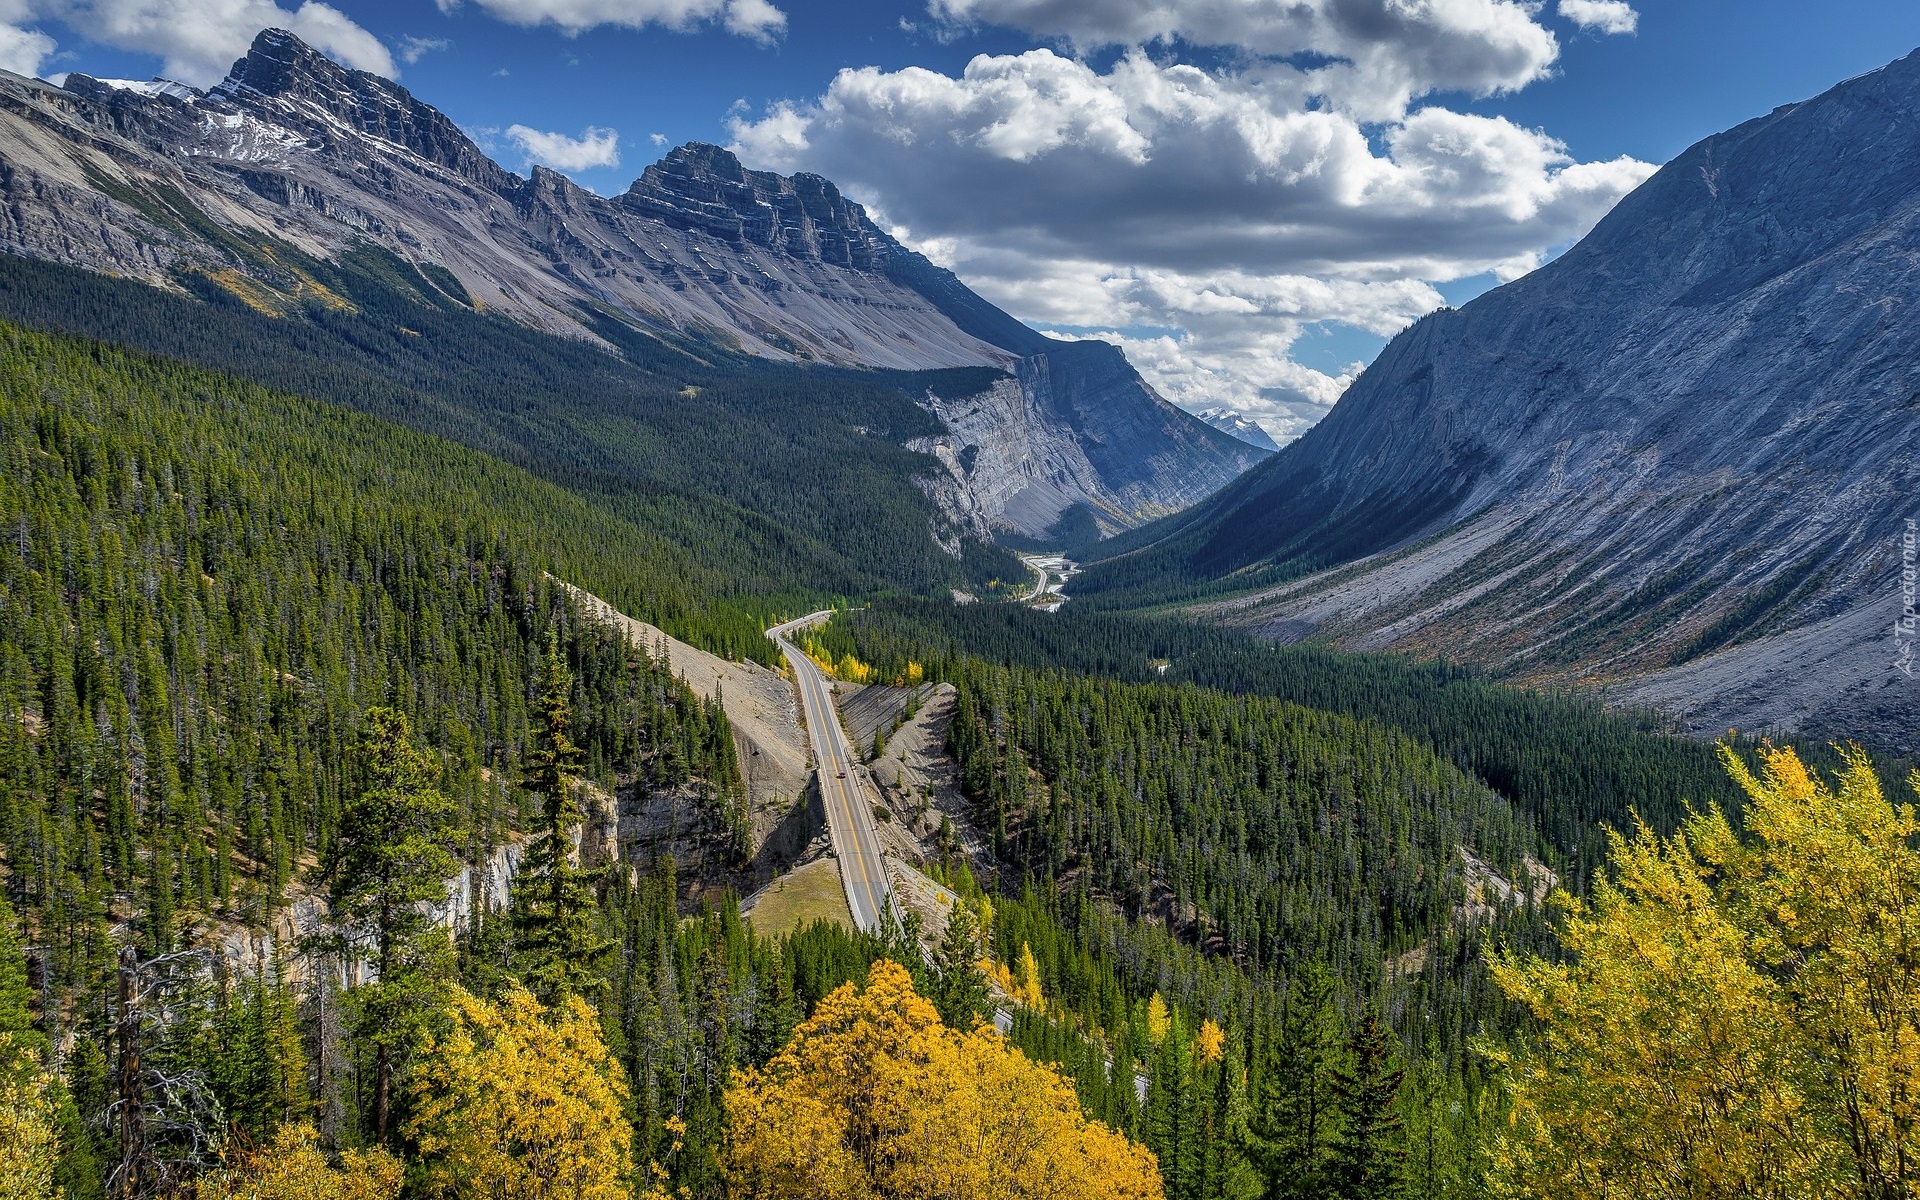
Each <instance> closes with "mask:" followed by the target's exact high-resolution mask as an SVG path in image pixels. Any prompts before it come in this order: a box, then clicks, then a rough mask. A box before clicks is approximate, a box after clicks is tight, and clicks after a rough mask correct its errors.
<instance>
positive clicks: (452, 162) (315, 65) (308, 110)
mask: <svg viewBox="0 0 1920 1200" xmlns="http://www.w3.org/2000/svg"><path fill="white" fill-rule="evenodd" d="M210 95H213V96H217V97H220V98H222V99H225V100H228V101H230V102H232V103H233V104H235V105H237V106H239V107H241V108H243V109H247V110H249V111H253V112H257V113H259V114H260V115H262V116H265V117H267V118H268V119H270V120H274V121H276V122H279V123H282V124H286V125H290V126H291V127H293V128H295V129H297V130H298V131H300V132H302V133H305V134H307V135H308V136H309V137H311V138H315V139H318V140H320V141H321V142H322V143H323V144H326V145H330V146H334V147H336V148H337V147H339V145H340V139H341V137H342V135H343V134H345V133H346V132H348V131H351V132H352V133H353V134H358V135H361V136H364V137H374V138H379V139H380V140H381V141H384V142H390V143H392V144H393V145H396V146H402V147H405V148H406V149H408V150H410V151H412V152H413V153H415V154H417V155H419V156H420V157H421V158H423V159H426V160H427V161H428V162H431V163H436V164H438V165H440V166H443V167H446V168H448V169H449V170H452V171H454V172H456V173H457V174H459V175H461V176H462V177H464V178H466V179H469V180H472V181H473V182H474V183H476V184H479V185H480V186H482V187H486V188H488V189H490V190H495V191H501V192H503V193H504V192H507V191H511V190H512V189H513V188H514V187H516V186H517V185H518V184H519V183H520V182H521V180H520V177H519V176H517V175H514V174H513V173H512V172H510V171H507V170H505V169H504V168H502V167H501V166H500V165H499V164H497V163H495V162H494V161H493V160H492V159H490V158H488V157H487V155H486V153H485V152H484V151H482V150H481V149H480V147H479V146H477V145H475V144H474V142H473V139H471V138H469V137H468V136H467V135H466V134H465V133H463V132H461V130H460V127H459V126H458V125H455V124H454V123H453V121H452V120H450V119H448V117H447V115H446V114H445V113H442V112H441V111H440V110H439V109H437V108H435V107H433V106H432V105H430V104H426V103H423V102H422V101H420V100H417V99H415V98H414V96H413V93H411V92H409V91H408V90H407V89H406V88H404V87H401V86H400V85H399V84H397V83H395V82H393V81H392V80H390V79H386V78H383V77H381V76H379V75H375V74H372V73H371V72H368V71H356V70H352V69H350V68H348V67H343V66H341V65H340V64H339V63H336V62H334V61H333V60H332V59H330V58H328V57H327V56H326V55H324V54H322V53H320V52H319V51H318V50H315V49H314V48H313V47H311V46H309V45H307V43H305V42H303V41H301V40H300V39H299V38H298V37H295V36H294V35H293V34H292V33H289V32H288V31H286V30H284V29H263V30H261V31H260V34H259V36H257V37H255V38H254V39H253V45H252V47H251V48H249V49H248V51H247V54H246V57H245V58H241V59H239V60H237V61H236V62H235V63H234V64H233V69H232V70H231V71H229V72H228V73H227V78H226V79H225V80H223V81H222V82H220V83H218V84H216V85H215V86H214V88H213V90H212V92H211V93H210Z"/></svg>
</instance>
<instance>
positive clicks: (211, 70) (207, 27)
mask: <svg viewBox="0 0 1920 1200" xmlns="http://www.w3.org/2000/svg"><path fill="white" fill-rule="evenodd" d="M31 8H32V10H33V12H34V15H36V16H39V17H50V18H56V19H58V20H60V21H61V22H62V23H64V24H65V25H66V26H67V27H68V28H70V29H72V30H73V31H74V32H76V33H78V34H80V35H81V36H82V37H85V38H87V39H88V40H90V41H94V42H99V43H100V44H102V45H106V46H112V47H115V48H116V49H120V50H130V51H134V52H136V53H146V54H156V55H159V56H160V58H161V59H162V65H161V74H163V75H165V76H166V77H167V78H169V79H178V80H180V81H182V82H184V83H191V84H194V85H195V86H197V87H210V86H212V85H213V84H216V83H218V82H220V80H222V79H224V78H225V77H226V74H227V71H228V69H229V68H231V67H232V66H233V63H234V61H235V60H236V59H238V58H241V57H242V56H244V55H245V54H246V52H247V47H248V46H250V45H252V44H253V39H254V36H255V35H256V34H258V33H259V32H260V31H261V30H262V29H271V28H278V29H287V30H291V31H292V32H293V33H294V34H295V35H296V36H297V37H299V38H300V39H301V40H302V41H304V42H306V43H307V44H308V45H310V46H313V47H314V48H315V49H317V50H321V51H323V52H325V53H326V54H328V55H331V56H332V57H333V58H335V59H337V60H338V61H340V62H342V63H345V64H346V65H347V66H349V67H356V68H358V69H360V70H363V71H372V72H374V73H376V74H379V75H385V76H388V77H389V78H391V77H393V76H394V75H395V74H397V72H396V71H395V69H394V65H393V55H392V54H391V53H390V52H389V51H388V50H387V48H386V46H385V45H384V44H382V43H381V41H380V39H379V38H376V37H374V36H373V34H371V33H369V32H367V31H366V30H365V29H363V28H361V27H360V26H359V25H358V24H356V23H355V22H354V21H353V20H352V19H351V18H350V17H348V16H347V15H346V14H345V13H343V12H341V11H340V10H339V9H337V8H334V7H332V6H331V5H328V4H323V3H320V0H306V3H304V4H302V5H300V6H299V7H298V8H294V9H287V8H282V7H280V6H279V5H278V4H275V3H272V2H271V0H34V2H33V3H32V4H31Z"/></svg>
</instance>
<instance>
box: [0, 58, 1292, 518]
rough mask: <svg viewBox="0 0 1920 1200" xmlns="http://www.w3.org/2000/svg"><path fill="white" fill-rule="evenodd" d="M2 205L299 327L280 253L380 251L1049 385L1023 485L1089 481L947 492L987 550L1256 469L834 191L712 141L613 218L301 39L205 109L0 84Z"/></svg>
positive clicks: (614, 208)
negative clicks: (1056, 518)
mask: <svg viewBox="0 0 1920 1200" xmlns="http://www.w3.org/2000/svg"><path fill="white" fill-rule="evenodd" d="M0 198H3V199H4V201H5V203H4V204H0V252H5V253H10V254H17V255H25V256H28V257H34V258H42V259H51V260H54V261H58V262H63V263H69V264H74V265H79V266H83V267H86V268H89V269H92V270H95V271H101V272H111V273H114V274H118V275H123V276H130V277H133V278H139V279H144V280H147V281H149V282H151V283H154V284H156V285H159V286H162V287H177V286H179V284H180V281H181V280H182V278H183V276H185V275H188V274H198V275H201V276H204V277H206V278H208V279H212V280H214V281H215V282H218V283H221V284H222V285H223V286H227V287H229V288H230V289H231V290H233V291H235V292H236V294H239V295H241V297H242V298H243V299H245V300H247V301H248V302H249V303H252V304H256V305H270V306H275V307H276V308H277V309H280V310H284V311H287V312H297V311H298V310H299V307H300V303H301V301H302V300H303V299H304V298H307V297H310V296H311V295H312V294H313V292H312V281H311V280H305V279H303V278H302V277H301V276H300V274H299V271H298V269H297V267H294V266H291V265H290V263H289V261H288V259H289V257H290V256H288V255H286V254H283V253H279V252H278V251H277V250H276V248H277V247H291V248H293V249H295V250H297V251H299V252H300V253H302V254H305V255H309V256H312V257H316V258H320V259H329V260H331V259H337V258H338V257H339V256H340V255H341V254H343V253H344V252H346V251H349V250H351V249H353V248H355V247H358V246H363V245H368V244H371V245H374V246H377V247H380V248H382V249H384V250H386V251H389V252H391V253H393V254H394V255H397V256H398V257H400V258H402V259H404V260H406V261H407V262H409V263H412V264H414V265H416V266H417V267H419V268H420V269H421V271H422V273H423V275H424V276H425V277H426V278H427V279H429V280H430V281H432V283H433V284H434V285H435V286H436V287H440V288H442V289H443V290H445V291H446V292H447V294H448V295H449V296H451V297H452V298H454V299H456V300H458V301H460V302H461V303H464V304H467V305H469V306H471V307H474V308H477V309H479V308H483V309H486V310H488V311H491V312H496V313H500V314H503V315H506V316H508V317H511V318H513V319H515V320H518V321H521V322H524V323H526V324H529V325H532V326H535V327H537V328H540V329H544V330H547V331H550V332H554V333H559V334H563V335H567V336H574V337H584V338H593V337H595V336H597V335H596V334H595V332H594V329H595V326H596V324H597V323H598V322H600V321H603V320H606V319H609V318H611V319H614V320H620V321H625V322H627V323H629V324H632V325H634V326H637V327H639V328H641V329H644V330H647V331H650V332H654V333H658V334H663V335H667V336H671V337H677V338H683V339H692V340H695V341H700V342H705V343H719V344H720V345H722V346H724V347H726V348H727V349H729V350H731V351H734V352H741V351H744V352H746V353H749V354H753V355H758V356H762V357H767V358H773V359H785V360H793V361H803V362H818V363H831V364H841V365H858V366H867V367H880V368H891V369H901V370H924V369H931V368H948V367H965V366H975V367H978V366H985V367H993V368H998V369H1001V370H1005V371H1007V372H1009V373H1010V374H1013V375H1014V376H1016V377H1017V378H1019V379H1021V380H1023V381H1026V380H1036V381H1040V382H1038V383H1036V384H1035V386H1036V387H1039V388H1040V389H1041V390H1040V391H1038V392H1037V393H1036V394H1035V395H1034V396H1032V397H1030V398H1029V400H1028V402H1027V407H1028V408H1030V409H1031V410H1032V411H1033V412H1034V413H1035V414H1036V417H1037V423H1036V424H1032V425H1030V426H1029V427H1028V429H1027V431H1026V436H1029V437H1031V438H1034V439H1037V442H1038V443H1045V444H1038V445H1037V448H1036V450H1035V452H1034V456H1033V457H1034V461H1033V463H1032V464H1031V468H1030V469H1029V467H1028V466H1027V465H1024V464H1016V465H1014V466H1011V467H1009V468H1008V470H1010V471H1012V472H1014V474H1016V475H1017V474H1020V473H1022V472H1026V473H1029V474H1030V475H1031V476H1032V477H1033V478H1035V479H1037V480H1038V479H1044V480H1050V481H1052V483H1058V482H1059V481H1060V480H1061V479H1063V478H1065V477H1064V476H1060V475H1059V474H1058V472H1057V471H1055V470H1054V468H1053V467H1052V466H1051V465H1049V464H1051V463H1052V462H1053V460H1055V459H1059V458H1061V457H1063V456H1064V457H1067V458H1071V457H1074V455H1075V446H1077V447H1078V454H1079V456H1080V457H1083V458H1085V459H1086V460H1087V462H1088V463H1089V464H1091V465H1092V467H1093V471H1092V473H1091V474H1083V475H1082V476H1081V477H1079V478H1078V482H1077V483H1075V484H1074V485H1073V486H1074V487H1075V488H1076V489H1077V490H1075V491H1073V492H1071V493H1070V494H1068V495H1067V496H1066V497H1065V501H1066V504H1063V505H1055V504H1054V503H1053V502H1052V500H1051V499H1047V500H1044V501H1041V500H1038V499H1036V500H1035V501H1034V502H1031V503H1027V504H1024V505H1016V506H1015V507H1014V508H1013V509H1012V510H1007V509H1005V508H1002V507H999V506H998V505H997V502H996V501H993V500H991V499H986V498H984V495H985V494H991V495H999V494H1002V493H1006V494H1010V495H1011V494H1017V492H1018V490H1019V489H1017V488H1014V489H1012V490H1011V491H1009V487H1008V480H1009V479H1011V478H1012V476H1011V475H1009V476H1007V477H1005V478H1003V477H1002V476H1001V475H992V476H990V477H984V478H981V479H979V480H978V481H976V480H975V478H974V477H973V476H972V475H971V473H969V472H967V471H962V472H960V474H959V475H958V476H953V475H952V473H951V472H946V473H941V472H938V471H936V472H934V474H935V476H936V477H937V478H938V479H939V480H947V479H951V481H952V482H951V483H947V482H936V483H933V484H930V486H934V487H947V488H957V489H959V490H960V491H961V492H968V491H976V492H980V493H982V494H976V495H972V496H969V497H964V498H963V499H962V501H961V504H962V506H963V507H968V508H971V509H972V510H974V512H975V513H976V515H977V517H978V521H979V523H980V524H981V525H982V527H983V528H984V527H1006V528H1017V529H1021V530H1023V531H1026V532H1028V533H1032V534H1038V533H1041V532H1043V531H1044V528H1045V525H1044V523H1042V524H1036V523H1035V521H1036V520H1037V519H1038V518H1034V517H1031V516H1030V515H1029V514H1032V513H1038V514H1040V515H1041V516H1045V517H1046V518H1047V520H1051V519H1052V517H1051V516H1048V515H1047V514H1055V515H1057V513H1058V512H1059V511H1060V510H1061V509H1062V508H1064V507H1065V506H1066V505H1070V504H1074V503H1081V502H1086V503H1088V504H1090V505H1091V506H1093V507H1094V508H1095V509H1097V510H1099V511H1100V512H1102V513H1104V514H1106V516H1105V518H1104V519H1106V520H1108V521H1109V522H1111V523H1113V524H1114V525H1116V526H1118V525H1127V524H1133V523H1137V522H1138V521H1139V520H1140V519H1142V518H1144V517H1145V516H1148V515H1152V514H1156V513H1160V512H1166V511H1171V510H1172V509H1175V508H1178V507H1180V506H1181V505H1182V504H1185V503H1189V502H1191V499H1193V498H1197V496H1199V495H1202V494H1205V492H1207V491H1209V490H1211V489H1212V488H1215V487H1218V486H1220V485H1221V484H1223V483H1225V482H1227V481H1228V480H1229V479H1231V478H1233V477H1234V476H1235V475H1236V474H1238V473H1239V472H1240V471H1242V470H1244V469H1245V468H1246V467H1248V466H1250V465H1251V464H1252V463H1254V462H1256V461H1258V459H1259V458H1260V452H1259V451H1258V450H1250V449H1249V448H1248V447H1246V446H1245V445H1243V444H1242V443H1239V442H1237V441H1234V440H1233V439H1231V438H1228V437H1225V436H1222V435H1219V434H1217V433H1215V431H1213V430H1212V429H1210V428H1209V427H1207V426H1205V425H1203V424H1201V423H1200V422H1199V421H1197V420H1195V419H1194V418H1192V417H1189V416H1188V415H1187V414H1186V413H1184V412H1181V411H1180V410H1179V409H1177V408H1175V407H1174V406H1172V405H1170V404H1168V403H1166V402H1165V401H1164V400H1162V399H1161V398H1160V397H1159V396H1157V395H1155V394H1154V393H1153V392H1152V390H1151V389H1149V388H1147V387H1146V386H1145V384H1143V383H1142V382H1141V381H1140V378H1139V376H1138V375H1137V374H1135V373H1134V372H1133V370H1132V368H1131V367H1129V366H1127V365H1126V363H1125V359H1124V358H1122V357H1121V356H1120V354H1119V352H1118V351H1117V350H1114V349H1112V348H1111V347H1102V348H1101V349H1099V350H1095V349H1092V348H1091V346H1092V344H1086V345H1085V347H1083V344H1080V343H1071V344H1069V343H1061V342H1055V341H1052V340H1050V339H1048V338H1045V337H1043V336H1042V335H1040V334H1038V333H1036V332H1034V331H1033V330H1031V329H1029V328H1027V327H1026V326H1024V325H1021V324H1020V323H1019V322H1018V321H1015V320H1014V319H1013V318H1012V317H1010V316H1008V315H1007V314H1006V313H1004V312H1001V311H1000V310H999V309H996V308H994V307H993V306H992V305H990V304H988V303H987V302H986V301H984V300H982V299H981V298H980V297H979V296H976V295H974V294H973V293H972V292H971V291H970V290H968V289H967V288H966V287H965V285H964V284H962V283H961V282H960V281H959V280H958V279H956V278H955V277H954V276H953V275H952V273H951V272H948V271H945V270H944V269H942V268H940V267H938V266H936V265H934V264H932V263H930V262H928V261H927V260H926V259H925V258H923V257H921V256H920V255H918V254H915V253H913V252H912V251H909V250H907V249H906V248H905V247H903V246H901V245H900V244H899V243H898V242H897V241H895V240H894V239H893V238H892V237H891V236H889V235H888V234H887V233H886V232H885V231H884V230H882V229H881V228H880V227H879V226H877V225H876V224H874V222H873V221H872V220H871V219H870V218H869V217H868V216H867V214H866V212H865V210H864V209H862V208H861V206H860V205H858V204H855V203H853V202H852V201H850V200H848V199H847V198H846V197H845V196H843V195H841V193H840V192H839V190H838V189H837V188H836V187H834V185H833V184H832V183H831V182H829V181H828V180H825V179H822V178H820V177H819V176H817V175H804V174H803V175H796V176H793V177H791V178H788V177H784V176H779V175H774V174H771V173H768V172H761V171H749V170H747V169H746V168H745V167H743V166H742V165H741V163H740V162H739V160H738V159H736V158H735V157H734V156H733V155H732V154H730V153H728V152H727V151H726V150H723V149H721V148H719V147H717V146H707V145H699V144H692V145H687V146H682V147H679V148H678V149H676V150H674V151H672V152H671V153H669V154H668V155H667V156H666V157H665V158H664V159H662V160H661V161H660V162H657V163H654V164H653V165H651V166H649V167H647V168H646V170H645V171H644V172H643V173H642V174H641V176H640V178H639V179H637V180H636V181H634V183H633V185H632V186H631V187H630V188H629V189H628V190H627V191H626V192H625V193H623V194H621V195H619V196H616V197H611V198H606V197H601V196H598V195H595V194H594V193H592V192H589V191H587V190H585V189H583V188H580V187H578V186H577V185H575V184H574V183H573V182H572V181H570V180H569V179H567V178H566V177H565V176H563V175H559V174H557V173H555V172H553V171H549V170H546V169H544V168H538V167H536V168H534V169H533V171H532V173H531V175H530V176H529V177H526V178H522V177H521V176H519V175H517V174H515V173H513V172H511V171H508V170H506V169H504V168H502V167H501V166H499V165H498V164H497V163H495V162H494V161H493V160H492V159H490V158H489V157H488V156H487V154H486V153H485V152H484V151H483V150H482V149H481V148H480V147H479V146H477V145H476V144H475V143H474V142H473V141H472V139H470V138H469V137H467V135H466V134H465V133H463V132H461V130H460V129H459V128H458V127H457V126H456V125H455V124H454V123H453V122H452V121H451V120H449V119H448V118H447V117H446V116H445V115H444V114H443V113H441V112H439V111H438V110H437V109H434V108H433V107H432V106H430V105H428V104H425V103H424V102H422V101H420V100H419V99H417V98H416V97H414V96H413V95H412V94H411V93H410V92H408V91H407V89H405V88H403V87H401V86H399V85H398V84H396V83H394V82H392V81H390V80H387V79H383V78H380V77H379V76H376V75H371V74H368V73H366V72H363V71H350V70H347V69H345V68H343V67H340V66H339V65H337V64H335V63H334V62H332V61H331V60H329V59H327V58H326V57H325V56H324V55H322V54H320V53H318V52H316V51H314V50H313V49H311V48H310V47H308V46H306V45H305V44H304V43H302V42H301V41H300V40H299V39H298V38H295V37H294V36H293V35H291V34H288V33H285V32H283V31H278V30H268V31H266V32H264V33H262V34H261V35H260V36H259V38H258V39H256V41H255V42H254V44H253V47H252V49H251V50H250V51H249V53H248V54H247V56H246V57H245V58H243V59H241V60H240V61H239V62H237V63H235V64H234V68H233V71H232V73H231V75H230V76H229V77H228V78H227V79H226V81H224V82H223V83H221V84H220V85H219V86H217V87H215V88H213V89H212V90H211V91H208V92H204V93H202V92H198V91H196V90H194V89H192V88H187V87H184V86H182V85H178V84H154V85H136V84H128V83H126V82H124V81H102V80H97V79H91V78H89V77H87V76H85V75H78V74H76V75H73V76H70V77H68V79H67V80H66V83H65V85H64V86H62V87H53V86H51V85H49V84H46V83H44V82H41V81H38V80H29V79H24V78H21V77H19V76H13V75H7V74H5V73H4V72H0ZM275 297H280V298H281V300H276V299H275ZM282 300H284V303H282ZM1049 363H1051V365H1048V364H1049ZM1063 364H1065V365H1063ZM956 436H957V435H956ZM1008 436H1010V435H1009V434H1008V433H1007V432H1006V431H1001V432H999V433H996V434H995V435H994V439H997V440H999V441H1002V442H1004V441H1005V440H1006V439H1007V437H1008ZM986 440H992V439H985V438H982V439H975V440H973V441H970V442H966V443H965V444H968V445H977V446H982V447H983V448H984V446H985V442H986ZM1056 443H1057V444H1056ZM982 454H984V449H983V450H982V451H981V452H980V453H976V454H975V455H973V456H971V457H970V458H969V461H972V460H973V459H975V458H979V457H981V455H982ZM988 461H989V462H996V463H997V462H998V461H999V460H994V459H988ZM994 469H995V470H998V469H999V468H998V467H995V468H994ZM1052 483H1050V484H1049V486H1052ZM1037 496H1038V494H1037V493H1036V497H1037Z"/></svg>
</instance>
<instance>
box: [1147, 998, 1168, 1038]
mask: <svg viewBox="0 0 1920 1200" xmlns="http://www.w3.org/2000/svg"><path fill="white" fill-rule="evenodd" d="M1172 1025H1173V1015H1172V1014H1171V1013H1170V1012H1168V1011H1167V1002H1166V1000H1164V999H1163V998H1161V995H1160V993H1159V992H1155V993H1154V994H1153V995H1152V996H1151V997H1149V998H1148V1000H1147V1040H1148V1041H1149V1042H1152V1043H1153V1044H1154V1045H1156V1046H1158V1045H1159V1044H1160V1043H1161V1042H1164V1041H1166V1040H1167V1031H1168V1030H1169V1029H1170V1028H1172Z"/></svg>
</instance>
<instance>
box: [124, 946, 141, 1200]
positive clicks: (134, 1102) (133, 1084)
mask: <svg viewBox="0 0 1920 1200" xmlns="http://www.w3.org/2000/svg"><path fill="white" fill-rule="evenodd" d="M138 971H139V956H138V955H137V954H135V952H134V950H133V948H132V947H131V946H129V947H124V948H122V949H121V951H120V979H119V982H120V1062H119V1072H118V1076H119V1092H120V1188H119V1198H120V1200H139V1196H140V1194H141V1192H142V1190H143V1189H142V1185H143V1184H144V1183H145V1180H143V1179H142V1178H141V1174H142V1172H141V1167H142V1163H143V1161H144V1159H145V1157H146V1146H145V1144H144V1142H145V1138H144V1135H143V1131H142V1129H141V1122H140V1118H141V1104H142V1101H143V1099H144V1098H143V1097H142V1096H141V1094H140V1090H141V1089H140V1005H139V992H138V990H137V989H138V981H137V979H136V975H137V973H138Z"/></svg>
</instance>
